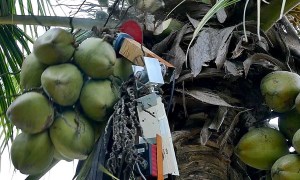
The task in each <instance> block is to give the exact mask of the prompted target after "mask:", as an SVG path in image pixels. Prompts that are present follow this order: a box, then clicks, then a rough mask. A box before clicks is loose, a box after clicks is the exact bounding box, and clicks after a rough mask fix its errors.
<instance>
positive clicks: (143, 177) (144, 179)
mask: <svg viewBox="0 0 300 180" xmlns="http://www.w3.org/2000/svg"><path fill="white" fill-rule="evenodd" d="M136 167H137V169H138V171H139V173H140V175H141V177H142V179H143V180H147V179H146V178H145V176H144V174H143V173H142V171H141V169H140V166H139V164H138V163H136Z"/></svg>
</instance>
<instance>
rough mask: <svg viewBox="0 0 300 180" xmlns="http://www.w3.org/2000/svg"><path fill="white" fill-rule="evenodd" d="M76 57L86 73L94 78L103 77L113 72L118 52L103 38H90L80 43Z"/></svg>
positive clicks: (76, 60)
mask: <svg viewBox="0 0 300 180" xmlns="http://www.w3.org/2000/svg"><path fill="white" fill-rule="evenodd" d="M74 59H75V63H76V64H77V65H78V66H79V67H80V68H81V69H82V70H83V71H84V73H85V74H87V75H88V76H90V77H91V78H94V79H103V78H107V77H109V76H110V75H112V74H113V71H114V64H115V62H116V53H115V50H114V49H113V47H112V46H111V45H110V44H109V43H107V42H106V41H104V40H103V39H100V38H88V39H86V40H84V41H83V42H82V43H81V44H80V45H79V47H78V49H77V50H76V51H75V55H74Z"/></svg>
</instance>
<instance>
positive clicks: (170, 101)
mask: <svg viewBox="0 0 300 180" xmlns="http://www.w3.org/2000/svg"><path fill="white" fill-rule="evenodd" d="M174 89H175V74H173V78H172V89H171V96H170V100H169V103H168V108H167V115H169V112H170V109H171V104H172V99H173V96H174Z"/></svg>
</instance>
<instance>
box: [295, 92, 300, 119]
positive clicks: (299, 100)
mask: <svg viewBox="0 0 300 180" xmlns="http://www.w3.org/2000/svg"><path fill="white" fill-rule="evenodd" d="M295 109H296V110H297V112H298V113H299V114H300V93H299V94H298V95H297V97H296V99H295Z"/></svg>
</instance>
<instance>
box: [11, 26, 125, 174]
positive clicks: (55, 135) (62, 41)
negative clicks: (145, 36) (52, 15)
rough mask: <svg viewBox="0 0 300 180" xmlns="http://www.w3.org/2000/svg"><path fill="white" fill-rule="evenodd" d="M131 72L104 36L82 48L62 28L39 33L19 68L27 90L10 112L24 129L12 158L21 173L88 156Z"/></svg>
mask: <svg viewBox="0 0 300 180" xmlns="http://www.w3.org/2000/svg"><path fill="white" fill-rule="evenodd" d="M130 73H131V66H130V63H129V61H128V62H127V61H126V60H124V59H116V53H115V51H114V49H113V47H112V46H111V45H110V44H109V43H108V42H106V41H104V40H103V39H100V38H95V37H92V38H88V39H86V40H85V41H83V42H82V43H81V44H79V46H77V47H76V46H75V39H74V37H73V35H72V34H71V33H69V32H68V31H66V30H63V29H60V28H53V29H50V30H48V31H47V32H46V33H45V34H43V35H42V36H40V37H38V38H37V40H36V41H35V43H34V45H33V52H32V53H31V54H30V55H28V56H27V58H26V59H25V60H24V62H23V65H22V69H21V79H20V84H21V89H22V91H23V94H22V95H21V96H19V97H17V98H16V99H15V101H14V102H13V103H12V104H11V105H10V106H9V108H8V110H7V117H8V118H9V120H10V121H11V122H12V124H14V125H15V126H16V128H18V129H21V130H22V132H21V133H20V134H19V135H18V136H17V137H16V138H15V139H14V141H13V143H12V147H11V159H12V163H13V165H14V167H15V168H16V169H18V170H19V171H20V172H21V173H23V174H29V175H35V174H39V173H42V172H44V171H45V170H47V168H49V166H50V165H51V163H52V162H53V161H57V160H67V161H72V160H73V159H80V160H83V159H86V158H87V156H88V155H89V153H90V152H91V151H92V149H93V146H94V143H95V140H96V138H98V136H99V134H100V133H101V132H99V131H101V129H102V128H101V127H103V125H105V122H106V121H107V120H108V117H109V116H110V115H111V112H112V110H113V105H114V104H115V103H116V101H117V100H118V97H119V95H118V85H117V84H116V83H114V82H115V81H114V80H113V79H115V78H117V79H121V80H125V79H126V78H128V76H129V75H130Z"/></svg>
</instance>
